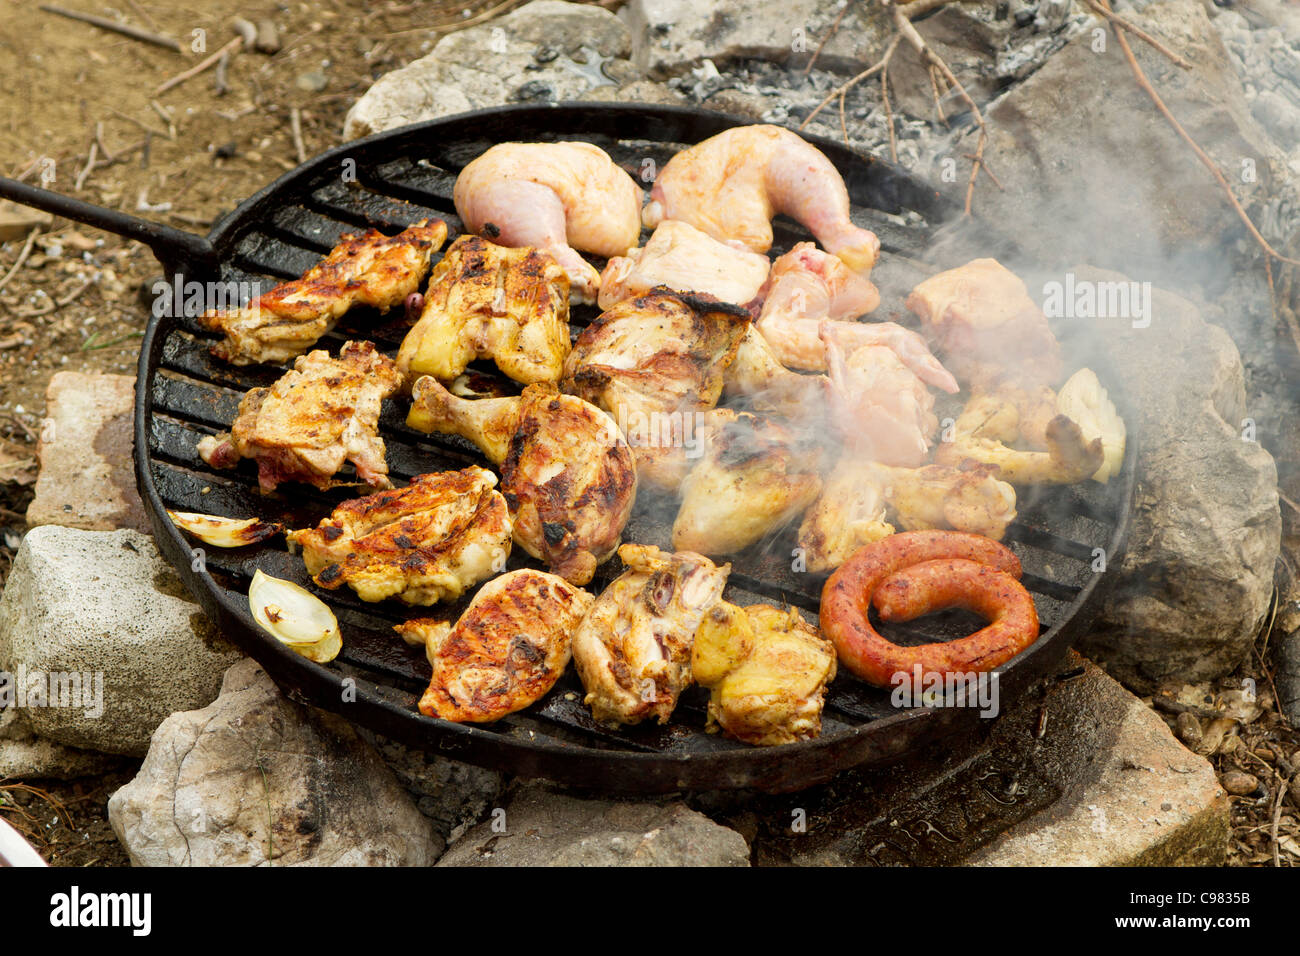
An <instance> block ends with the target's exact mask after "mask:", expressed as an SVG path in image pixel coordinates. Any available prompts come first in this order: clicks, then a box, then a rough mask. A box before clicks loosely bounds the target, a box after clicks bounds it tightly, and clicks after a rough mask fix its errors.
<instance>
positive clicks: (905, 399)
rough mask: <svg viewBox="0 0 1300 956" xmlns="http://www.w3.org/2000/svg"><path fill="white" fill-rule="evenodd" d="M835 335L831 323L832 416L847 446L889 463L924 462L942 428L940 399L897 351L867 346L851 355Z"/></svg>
mask: <svg viewBox="0 0 1300 956" xmlns="http://www.w3.org/2000/svg"><path fill="white" fill-rule="evenodd" d="M835 331H836V330H834V329H832V327H831V326H830V324H829V323H827V326H826V327H825V328H824V330H823V332H824V336H825V338H824V342H825V345H826V362H827V365H828V366H829V368H830V378H831V385H832V396H833V397H832V402H831V418H832V421H833V422H834V423H835V425H836V427H837V428H838V430H839V433H840V435H841V436H843V438H844V441H845V444H846V445H847V446H848V447H849V448H850V449H852V450H853V451H854V452H855V453H856V454H858V455H859V456H860V457H863V458H869V459H873V460H875V461H881V462H884V463H885V464H888V465H902V466H914V465H919V464H921V463H922V462H923V461H925V459H926V456H927V454H928V453H929V450H930V439H931V438H933V437H934V434H935V431H936V430H937V429H938V427H939V419H938V418H937V417H936V416H935V414H934V396H933V395H931V394H930V391H929V389H927V388H926V387H925V385H924V384H923V383H922V382H921V380H920V379H919V378H917V377H916V375H915V374H914V373H913V372H912V370H911V369H909V368H907V366H905V365H904V364H903V363H902V362H901V361H900V360H899V358H898V355H897V354H896V353H895V352H894V351H893V350H892V349H888V348H885V347H884V346H881V345H865V346H862V347H860V348H857V349H854V350H853V352H852V353H850V354H848V355H845V351H844V349H843V348H842V346H841V345H840V343H839V341H838V340H837V338H836V335H835Z"/></svg>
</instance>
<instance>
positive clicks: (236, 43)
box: [153, 37, 244, 96]
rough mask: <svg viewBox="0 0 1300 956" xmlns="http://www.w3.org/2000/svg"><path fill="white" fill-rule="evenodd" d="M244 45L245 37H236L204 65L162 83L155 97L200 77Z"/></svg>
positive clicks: (201, 64)
mask: <svg viewBox="0 0 1300 956" xmlns="http://www.w3.org/2000/svg"><path fill="white" fill-rule="evenodd" d="M243 44H244V38H243V37H235V38H234V39H233V40H231V41H230V42H229V43H227V44H226V45H225V46H223V47H222V48H221V49H220V50H218V51H217V52H216V53H214V54H212V56H210V57H208V58H207V59H206V60H204V61H203V62H202V63H199V64H197V65H195V66H192V67H190V68H189V69H188V70H186V71H184V72H183V73H177V74H176V75H175V76H173V77H172V78H171V79H170V80H166V81H164V82H163V83H160V84H159V85H158V88H157V89H155V90H154V91H153V95H154V96H161V95H162V94H163V93H166V92H167V91H168V90H170V89H171V88H172V87H174V86H180V85H181V84H182V83H184V82H185V81H186V80H188V79H191V78H192V77H195V76H198V75H199V74H200V73H202V72H203V71H204V70H208V69H211V68H212V67H214V66H216V65H217V62H218V61H219V60H220V59H221V57H222V56H223V55H225V54H227V53H230V52H232V51H234V50H237V49H238V48H239V47H241V46H243Z"/></svg>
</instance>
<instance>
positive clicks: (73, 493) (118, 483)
mask: <svg viewBox="0 0 1300 956" xmlns="http://www.w3.org/2000/svg"><path fill="white" fill-rule="evenodd" d="M134 402H135V376H133V375H99V374H93V373H85V372H56V373H55V375H54V377H53V378H51V379H50V384H49V387H48V388H47V389H46V390H45V419H44V421H42V422H41V432H40V442H39V443H38V444H37V446H36V454H37V457H38V458H39V459H40V464H41V471H40V475H39V476H38V477H37V479H36V493H35V497H33V499H32V503H31V505H29V506H28V508H27V523H28V524H29V525H31V526H33V527H36V526H39V525H47V524H56V525H63V526H64V527H67V528H85V529H86V530H88V531H112V530H113V529H115V528H134V529H135V530H136V531H145V532H147V531H148V530H149V519H148V518H146V517H145V513H144V506H143V505H142V504H141V503H140V495H139V494H138V493H137V492H136V488H135V470H134V467H133V465H132V462H131V449H132V447H133V445H134V442H133V439H132V432H131V412H132V409H133V407H134Z"/></svg>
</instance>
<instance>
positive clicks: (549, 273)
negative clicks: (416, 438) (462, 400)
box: [397, 236, 569, 385]
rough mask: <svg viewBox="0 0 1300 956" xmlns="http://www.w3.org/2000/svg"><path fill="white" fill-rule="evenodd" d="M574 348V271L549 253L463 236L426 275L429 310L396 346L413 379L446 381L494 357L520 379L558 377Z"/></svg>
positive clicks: (403, 368)
mask: <svg viewBox="0 0 1300 956" xmlns="http://www.w3.org/2000/svg"><path fill="white" fill-rule="evenodd" d="M568 354H569V277H568V276H567V275H565V273H564V270H563V269H561V268H560V265H559V263H557V262H556V261H555V259H554V258H552V256H551V255H550V253H547V252H541V251H539V250H537V249H529V248H523V249H507V248H506V247H504V246H498V245H496V244H495V243H491V242H488V241H487V240H485V239H480V238H478V237H477V236H461V237H460V238H459V239H457V240H456V241H455V242H453V243H452V244H451V245H450V246H449V247H448V248H447V253H446V255H444V256H443V257H442V261H441V262H439V263H438V265H437V266H435V267H434V270H433V274H432V275H431V276H430V277H429V291H428V292H427V293H426V294H425V297H424V311H423V312H422V313H421V315H420V319H419V321H418V322H416V323H415V327H414V328H412V329H411V331H410V332H408V333H407V334H406V338H405V339H404V340H403V341H402V347H401V349H400V351H398V353H397V369H398V371H400V372H401V373H402V378H403V380H404V381H406V382H407V383H408V384H409V383H411V382H414V381H415V379H417V378H419V377H420V376H421V375H432V376H433V377H434V378H437V379H439V380H440V381H443V382H450V381H452V380H453V379H455V378H456V377H457V376H459V375H460V374H461V373H462V372H464V371H465V369H466V368H467V367H468V366H469V363H470V362H472V361H474V360H475V359H486V358H490V359H492V360H493V361H494V362H496V365H497V368H499V369H500V370H501V371H502V372H503V373H505V374H506V375H507V376H509V377H510V378H512V379H514V380H515V381H516V382H522V383H524V384H525V385H531V384H533V383H534V382H555V381H558V380H559V378H560V371H561V369H562V368H563V367H564V359H565V356H567V355H568Z"/></svg>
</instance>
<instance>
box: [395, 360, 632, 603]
mask: <svg viewBox="0 0 1300 956" xmlns="http://www.w3.org/2000/svg"><path fill="white" fill-rule="evenodd" d="M406 423H407V424H408V425H409V426H410V427H412V428H415V429H418V430H420V431H423V432H443V433H448V434H453V435H460V436H462V437H464V438H468V439H469V440H470V441H472V442H474V443H475V444H476V445H478V447H479V448H480V449H482V451H483V454H484V455H486V456H487V457H488V459H489V460H490V461H491V462H492V463H493V464H497V465H500V466H501V492H502V494H504V495H505V499H506V504H507V505H509V507H510V517H511V519H512V520H513V522H514V540H515V542H516V543H517V544H518V545H519V546H520V547H521V548H523V549H524V550H525V551H527V552H528V553H529V554H531V555H532V556H533V557H535V558H538V559H540V560H542V561H545V562H546V564H547V566H548V567H550V568H551V570H553V571H554V572H555V573H556V574H559V575H560V576H561V577H563V578H564V579H565V580H566V581H569V582H571V583H573V584H586V583H587V582H588V581H590V580H591V578H592V575H593V574H594V573H595V571H596V565H598V564H600V563H601V562H602V561H605V560H606V559H607V558H609V557H610V556H611V555H612V554H613V553H614V549H615V548H617V547H618V542H619V536H620V535H621V534H622V533H623V528H624V526H625V525H626V524H627V521H628V518H629V517H630V516H631V514H632V506H633V504H634V503H635V501H636V461H635V459H634V458H633V456H632V450H631V449H630V448H629V447H628V445H627V442H625V441H624V440H623V436H622V435H621V434H620V433H619V430H618V426H617V425H616V424H615V423H614V420H613V419H612V418H610V417H609V416H608V415H606V414H605V413H604V412H602V411H601V410H600V409H598V408H596V407H595V406H594V405H591V404H589V403H587V402H584V401H583V400H582V399H580V398H578V397H576V396H574V395H561V394H560V393H559V390H558V389H556V387H555V386H554V385H544V384H539V385H529V386H528V387H527V388H525V389H524V392H523V394H522V395H520V396H519V397H517V398H482V399H464V398H457V397H456V396H454V395H452V394H451V393H450V392H448V391H447V390H446V389H445V388H443V387H442V386H441V385H440V384H438V381H437V379H435V378H433V377H432V376H429V375H426V376H424V377H423V378H421V379H419V380H418V381H417V382H416V383H415V387H414V389H413V390H412V405H411V412H410V414H409V415H408V416H407V420H406Z"/></svg>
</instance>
